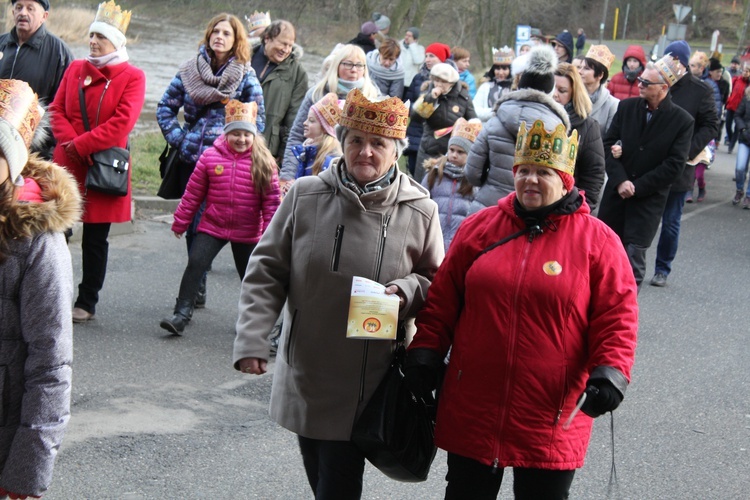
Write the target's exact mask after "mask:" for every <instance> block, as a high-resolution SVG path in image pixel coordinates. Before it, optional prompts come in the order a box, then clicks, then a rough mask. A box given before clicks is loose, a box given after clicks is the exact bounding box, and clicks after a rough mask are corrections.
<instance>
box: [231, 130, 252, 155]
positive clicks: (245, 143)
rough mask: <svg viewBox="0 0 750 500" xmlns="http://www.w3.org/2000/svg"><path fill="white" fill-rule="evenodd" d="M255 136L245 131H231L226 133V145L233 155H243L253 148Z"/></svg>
mask: <svg viewBox="0 0 750 500" xmlns="http://www.w3.org/2000/svg"><path fill="white" fill-rule="evenodd" d="M254 140H255V135H253V133H252V132H248V131H247V130H232V131H231V132H228V133H227V143H229V147H230V148H232V150H233V151H234V152H235V153H244V152H245V151H247V150H248V149H250V148H251V147H253V141H254Z"/></svg>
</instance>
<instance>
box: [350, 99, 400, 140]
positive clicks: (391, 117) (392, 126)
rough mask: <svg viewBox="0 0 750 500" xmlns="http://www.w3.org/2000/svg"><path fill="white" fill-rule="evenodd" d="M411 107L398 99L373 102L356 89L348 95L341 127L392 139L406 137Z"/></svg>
mask: <svg viewBox="0 0 750 500" xmlns="http://www.w3.org/2000/svg"><path fill="white" fill-rule="evenodd" d="M408 121H409V107H408V106H406V104H404V103H403V102H402V101H401V99H399V98H398V97H391V98H389V99H385V100H382V101H377V102H373V101H371V100H369V99H368V98H367V97H365V96H364V94H362V92H361V91H360V90H359V89H354V90H352V91H350V92H349V93H348V94H347V95H346V102H345V103H344V112H343V113H342V115H341V118H339V125H341V126H342V127H347V128H350V129H354V130H359V131H361V132H365V133H368V134H375V135H379V136H382V137H389V138H391V139H404V138H405V137H406V124H407V122H408Z"/></svg>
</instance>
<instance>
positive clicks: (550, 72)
mask: <svg viewBox="0 0 750 500" xmlns="http://www.w3.org/2000/svg"><path fill="white" fill-rule="evenodd" d="M527 55H528V63H527V65H526V68H524V69H523V73H521V79H520V80H519V81H518V88H519V89H533V90H539V91H540V92H544V93H546V94H549V93H550V92H552V90H553V89H554V88H555V68H557V54H555V49H553V48H552V47H550V46H549V45H537V46H536V47H533V48H532V49H531V50H530V51H529V52H528V54H527Z"/></svg>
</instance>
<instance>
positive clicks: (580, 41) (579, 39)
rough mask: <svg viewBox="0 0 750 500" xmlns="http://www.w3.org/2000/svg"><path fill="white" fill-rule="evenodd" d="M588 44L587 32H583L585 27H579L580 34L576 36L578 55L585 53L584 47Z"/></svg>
mask: <svg viewBox="0 0 750 500" xmlns="http://www.w3.org/2000/svg"><path fill="white" fill-rule="evenodd" d="M585 45H586V33H584V32H583V28H578V36H577V37H576V56H580V55H581V53H583V47H584V46H585Z"/></svg>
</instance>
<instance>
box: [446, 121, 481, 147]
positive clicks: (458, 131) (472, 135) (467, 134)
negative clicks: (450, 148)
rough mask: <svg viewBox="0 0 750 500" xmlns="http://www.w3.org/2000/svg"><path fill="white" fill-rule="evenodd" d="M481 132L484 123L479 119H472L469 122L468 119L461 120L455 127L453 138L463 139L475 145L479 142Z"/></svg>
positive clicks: (452, 133)
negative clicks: (475, 142)
mask: <svg viewBox="0 0 750 500" xmlns="http://www.w3.org/2000/svg"><path fill="white" fill-rule="evenodd" d="M481 131H482V122H481V121H480V120H479V119H477V118H472V119H471V120H467V119H466V118H459V119H458V120H456V123H455V124H454V125H453V132H451V137H463V138H464V139H466V140H468V141H471V142H472V143H473V142H474V141H476V140H477V136H478V135H479V132H481Z"/></svg>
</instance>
